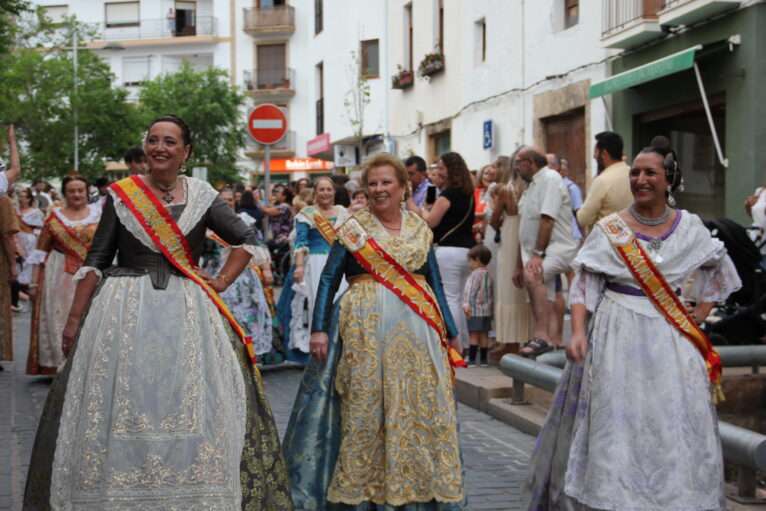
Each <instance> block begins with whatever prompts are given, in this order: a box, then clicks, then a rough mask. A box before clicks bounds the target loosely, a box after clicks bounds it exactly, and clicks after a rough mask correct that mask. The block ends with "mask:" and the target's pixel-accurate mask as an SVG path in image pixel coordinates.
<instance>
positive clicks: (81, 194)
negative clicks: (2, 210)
mask: <svg viewBox="0 0 766 511" xmlns="http://www.w3.org/2000/svg"><path fill="white" fill-rule="evenodd" d="M61 192H62V194H63V195H64V200H65V201H66V202H65V205H64V206H52V211H51V212H50V214H49V215H48V218H47V219H46V220H45V225H44V227H43V228H42V230H41V231H40V235H39V237H38V239H37V247H36V248H35V249H34V250H33V251H32V253H31V254H30V255H29V256H28V257H27V259H26V260H25V263H26V264H28V265H32V279H31V282H30V283H29V286H28V287H29V296H30V297H32V298H33V299H34V306H33V310H32V329H31V332H30V336H29V354H28V356H27V374H48V375H50V374H55V373H56V370H57V369H58V367H59V366H60V365H61V364H62V363H63V362H64V353H63V351H62V346H61V334H62V332H63V331H64V325H66V322H67V315H68V314H69V306H70V305H72V299H73V298H74V292H75V286H76V282H75V281H74V280H73V277H74V275H75V274H76V273H77V270H79V269H80V267H81V266H82V264H83V261H84V260H85V255H86V254H87V252H88V249H89V248H90V244H91V241H92V240H93V235H94V234H95V233H96V227H97V226H98V221H99V219H100V218H101V208H100V207H98V206H97V205H94V204H88V183H87V181H85V178H84V177H82V176H80V175H77V174H75V175H70V176H66V177H65V178H64V179H63V181H62V184H61Z"/></svg>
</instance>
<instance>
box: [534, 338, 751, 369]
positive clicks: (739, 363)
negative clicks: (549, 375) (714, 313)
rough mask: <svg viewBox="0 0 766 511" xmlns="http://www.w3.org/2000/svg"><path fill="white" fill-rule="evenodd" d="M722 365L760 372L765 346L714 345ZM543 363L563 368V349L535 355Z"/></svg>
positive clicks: (564, 361)
mask: <svg viewBox="0 0 766 511" xmlns="http://www.w3.org/2000/svg"><path fill="white" fill-rule="evenodd" d="M715 349H716V351H718V355H720V357H721V364H722V365H723V366H724V367H751V368H752V370H753V371H752V372H753V374H758V373H759V372H760V369H759V367H760V366H766V346H761V345H746V346H716V347H715ZM537 361H538V362H542V363H543V364H544V365H549V366H554V367H558V368H563V367H564V365H565V364H566V362H567V357H566V354H565V353H564V351H562V350H559V351H551V352H549V353H545V354H543V355H540V356H539V357H537Z"/></svg>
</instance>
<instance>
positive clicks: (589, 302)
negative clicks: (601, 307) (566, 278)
mask: <svg viewBox="0 0 766 511" xmlns="http://www.w3.org/2000/svg"><path fill="white" fill-rule="evenodd" d="M605 284H606V278H605V277H604V275H603V274H602V273H591V272H589V271H587V270H583V269H579V270H577V272H576V273H575V277H574V279H573V280H572V286H571V287H570V289H569V305H573V304H575V303H582V304H585V308H586V309H587V310H588V312H595V311H596V307H597V306H598V302H599V301H600V300H601V295H602V294H603V293H604V285H605Z"/></svg>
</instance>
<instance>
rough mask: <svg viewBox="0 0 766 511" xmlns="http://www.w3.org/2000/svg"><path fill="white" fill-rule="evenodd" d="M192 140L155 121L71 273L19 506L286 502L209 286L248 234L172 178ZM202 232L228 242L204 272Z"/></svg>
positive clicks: (239, 255)
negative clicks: (140, 163)
mask: <svg viewBox="0 0 766 511" xmlns="http://www.w3.org/2000/svg"><path fill="white" fill-rule="evenodd" d="M191 148H192V140H191V134H190V130H189V128H188V126H187V125H186V123H184V122H183V121H182V120H181V119H179V118H178V117H175V116H166V117H161V118H158V119H156V120H155V121H154V122H152V124H151V125H150V126H149V130H148V133H147V136H146V139H145V141H144V150H145V152H146V155H147V160H148V163H149V165H150V167H151V172H150V173H149V174H148V175H146V176H139V175H133V176H131V177H128V178H126V179H123V180H121V181H118V182H117V183H114V184H113V185H111V186H110V188H109V197H108V199H107V201H106V204H105V205H104V210H103V211H104V212H103V215H102V218H101V222H100V223H99V225H98V230H97V231H96V235H95V237H94V239H93V244H92V247H91V248H90V250H89V251H88V253H87V256H86V257H85V258H84V259H85V261H84V263H83V266H82V268H80V270H79V271H77V273H76V274H75V275H74V277H73V280H74V281H76V282H77V289H76V292H75V296H74V299H73V300H72V307H71V308H70V309H69V316H68V318H67V321H66V326H65V327H64V333H63V340H64V346H63V350H64V355H66V356H67V357H68V358H67V361H66V363H65V364H64V366H63V367H62V369H61V370H60V372H59V373H58V375H57V376H56V378H55V379H54V381H53V386H52V387H51V390H50V393H49V394H48V400H47V402H46V405H45V409H44V410H43V414H42V419H41V421H40V425H39V427H38V431H37V437H36V439H35V446H34V449H33V453H32V460H31V462H30V467H29V474H28V477H27V488H26V492H25V496H24V510H38V509H40V510H42V509H50V508H53V509H78V510H85V509H92V510H95V509H152V510H157V511H170V510H175V509H226V510H234V509H268V510H292V502H291V498H290V492H289V489H288V488H287V480H286V473H285V465H284V461H283V458H282V453H281V450H280V447H279V439H278V436H277V431H276V427H275V425H274V421H273V418H272V416H271V410H270V408H269V404H268V402H267V400H266V396H265V394H264V392H263V386H262V384H261V381H260V377H259V375H258V373H257V371H256V370H255V369H254V367H253V364H254V360H253V358H252V355H251V354H250V353H249V350H248V346H247V345H249V343H248V342H247V338H246V335H245V332H244V329H243V328H242V326H240V325H239V323H237V321H236V320H235V319H234V317H233V316H232V314H231V312H230V311H229V310H228V308H227V307H225V305H222V304H223V301H222V299H221V297H220V295H218V293H219V292H223V291H225V290H226V289H227V288H228V287H229V286H230V285H231V284H232V282H234V280H235V279H236V278H237V276H238V275H239V274H240V272H241V271H242V270H243V269H244V268H245V267H246V265H247V264H248V262H249V261H250V259H251V255H252V254H253V253H257V247H256V246H255V245H256V240H255V234H254V233H253V231H252V230H251V229H249V228H248V227H247V226H246V225H245V224H244V222H242V220H241V219H240V218H239V217H238V216H237V215H236V214H235V213H234V211H233V209H232V208H231V207H230V206H229V205H227V203H226V202H224V200H223V199H221V198H220V197H219V196H218V193H217V192H216V191H215V190H214V189H213V188H212V187H211V186H210V185H209V184H208V183H206V182H204V181H200V180H198V179H195V178H192V177H188V176H181V175H179V173H182V172H183V171H182V168H183V164H184V162H185V161H186V160H187V158H188V157H189V153H190V151H191ZM207 229H210V230H211V231H212V232H214V233H215V234H216V235H217V236H219V237H220V238H221V239H222V240H224V241H225V242H226V243H227V244H228V245H230V248H231V252H230V253H229V255H228V258H227V259H226V262H225V263H224V264H223V265H221V266H220V268H217V270H218V274H217V275H216V276H211V275H208V274H207V273H206V272H205V271H204V270H202V269H201V268H199V266H198V261H199V257H200V253H201V251H202V246H203V243H204V241H205V234H206V231H207ZM115 256H116V257H117V260H116V262H117V264H116V266H113V265H112V262H113V261H114V260H115Z"/></svg>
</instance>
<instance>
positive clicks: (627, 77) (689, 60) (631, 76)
mask: <svg viewBox="0 0 766 511" xmlns="http://www.w3.org/2000/svg"><path fill="white" fill-rule="evenodd" d="M701 49H702V45H701V44H698V45H696V46H692V47H691V48H687V49H685V50H683V51H679V52H678V53H674V54H673V55H668V56H667V57H664V58H661V59H657V60H655V61H653V62H649V63H648V64H644V65H643V66H638V67H636V68H634V69H628V70H627V71H623V72H622V73H619V74H616V75H614V76H610V77H609V78H607V79H606V80H603V81H600V82H596V83H594V84H593V85H591V86H590V98H591V99H594V98H597V97H599V96H603V95H604V94H611V93H613V92H617V91H620V90H623V89H627V88H630V87H635V86H636V85H640V84H642V83H646V82H650V81H652V80H656V79H657V78H662V77H663V76H667V75H672V74H673V73H678V72H679V71H684V70H686V69H691V68H692V67H694V55H695V53H696V52H697V51H698V50H701Z"/></svg>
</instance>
